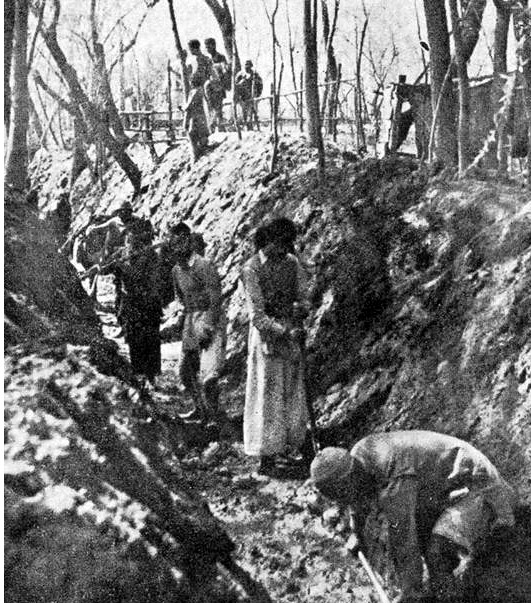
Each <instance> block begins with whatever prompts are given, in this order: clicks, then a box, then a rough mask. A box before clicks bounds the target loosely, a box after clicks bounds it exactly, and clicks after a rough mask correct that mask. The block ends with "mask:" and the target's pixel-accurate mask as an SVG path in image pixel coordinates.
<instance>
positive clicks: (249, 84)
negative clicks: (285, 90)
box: [235, 61, 264, 130]
mask: <svg viewBox="0 0 531 603" xmlns="http://www.w3.org/2000/svg"><path fill="white" fill-rule="evenodd" d="M235 87H236V93H237V98H238V100H239V102H240V104H241V107H242V113H243V123H244V125H245V126H246V127H247V129H248V130H250V129H252V123H253V120H254V121H255V122H258V113H257V111H256V101H255V99H256V98H258V97H259V96H260V95H261V94H262V90H263V87H264V84H263V82H262V78H261V77H260V75H259V74H258V73H257V71H256V70H255V69H254V68H253V62H252V61H245V65H244V68H243V70H242V71H240V72H239V73H238V74H237V75H236V82H235Z"/></svg>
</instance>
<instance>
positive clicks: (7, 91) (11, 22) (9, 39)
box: [4, 0, 15, 132]
mask: <svg viewBox="0 0 531 603" xmlns="http://www.w3.org/2000/svg"><path fill="white" fill-rule="evenodd" d="M14 31H15V0H5V2H4V128H5V130H6V132H9V117H10V112H11V82H10V80H11V58H12V55H13V33H14Z"/></svg>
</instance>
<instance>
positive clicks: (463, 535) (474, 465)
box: [310, 431, 516, 603]
mask: <svg viewBox="0 0 531 603" xmlns="http://www.w3.org/2000/svg"><path fill="white" fill-rule="evenodd" d="M310 471H311V477H312V481H313V483H314V485H315V486H316V488H317V489H318V490H319V491H320V492H321V493H322V494H323V495H324V496H326V497H328V498H330V499H333V500H335V501H337V502H338V503H340V504H341V505H343V506H345V507H346V506H349V507H350V513H351V527H352V529H353V532H354V534H353V536H351V538H350V539H349V545H347V546H348V548H349V549H350V550H351V552H353V553H357V551H358V550H359V544H360V542H361V535H362V533H363V528H364V523H365V519H366V516H367V514H368V511H369V510H370V507H371V506H372V507H375V506H377V507H379V509H380V510H381V511H382V512H383V513H384V514H385V516H386V518H387V520H388V522H389V540H390V550H391V554H392V557H393V561H394V563H395V566H396V569H397V571H398V574H399V578H400V582H401V590H402V592H401V595H400V597H399V598H398V601H400V602H402V603H404V602H406V601H407V602H412V601H422V600H423V588H422V586H423V585H422V574H423V563H422V558H423V557H424V560H425V562H426V565H427V567H428V572H429V578H430V587H431V596H432V597H434V598H435V600H436V601H447V602H450V601H452V602H457V601H461V600H462V597H463V591H464V588H465V584H466V579H467V577H468V576H469V574H470V569H471V565H472V563H473V560H474V558H475V556H476V555H477V554H478V553H480V552H481V551H482V549H483V548H484V546H485V544H486V541H487V538H488V537H489V536H490V535H491V533H492V532H493V531H495V530H496V531H500V530H501V531H503V530H506V529H508V528H511V527H513V525H514V514H513V510H514V505H515V503H516V500H515V494H514V491H513V490H512V488H511V487H510V486H509V485H508V484H507V483H506V482H505V481H504V480H503V479H502V478H501V477H500V475H499V473H498V471H497V469H496V467H494V465H493V464H492V463H491V462H490V461H489V459H487V457H485V456H484V455H483V454H482V453H481V452H479V450H476V449H475V448H474V447H473V446H471V445H470V444H468V443H466V442H464V441H462V440H459V439H457V438H454V437H452V436H448V435H443V434H440V433H435V432H430V431H394V432H388V433H378V434H374V435H370V436H368V437H366V438H363V439H362V440H360V441H359V442H358V443H357V444H356V445H355V446H354V447H353V448H352V450H351V451H350V453H349V452H348V450H345V449H344V448H325V449H324V450H322V451H321V452H320V453H319V454H318V455H317V456H316V457H315V459H314V460H313V462H312V465H311V469H310Z"/></svg>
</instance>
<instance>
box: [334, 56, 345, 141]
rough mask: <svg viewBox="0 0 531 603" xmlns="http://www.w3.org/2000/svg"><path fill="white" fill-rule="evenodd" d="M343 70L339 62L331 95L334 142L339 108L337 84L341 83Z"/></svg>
mask: <svg viewBox="0 0 531 603" xmlns="http://www.w3.org/2000/svg"><path fill="white" fill-rule="evenodd" d="M342 72H343V65H342V64H341V63H339V65H338V66H337V82H336V85H335V89H334V96H333V103H334V105H333V111H332V120H333V125H332V128H333V129H332V140H333V141H334V142H336V141H337V115H338V108H339V86H340V85H341V75H342Z"/></svg>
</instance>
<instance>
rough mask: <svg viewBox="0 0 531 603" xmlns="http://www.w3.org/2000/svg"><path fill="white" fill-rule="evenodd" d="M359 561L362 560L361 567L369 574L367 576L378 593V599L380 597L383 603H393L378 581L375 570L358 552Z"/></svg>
mask: <svg viewBox="0 0 531 603" xmlns="http://www.w3.org/2000/svg"><path fill="white" fill-rule="evenodd" d="M358 559H359V560H360V562H361V565H363V569H364V570H365V573H366V574H367V576H369V579H370V581H371V582H372V585H373V588H374V590H375V591H376V592H377V593H378V597H380V601H382V603H391V599H389V597H388V596H387V593H386V592H385V590H384V589H383V587H382V585H381V584H380V581H379V580H378V578H377V576H376V574H375V573H374V570H373V569H372V567H371V566H370V565H369V562H368V561H367V558H366V557H365V555H364V554H363V553H362V552H361V551H358Z"/></svg>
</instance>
